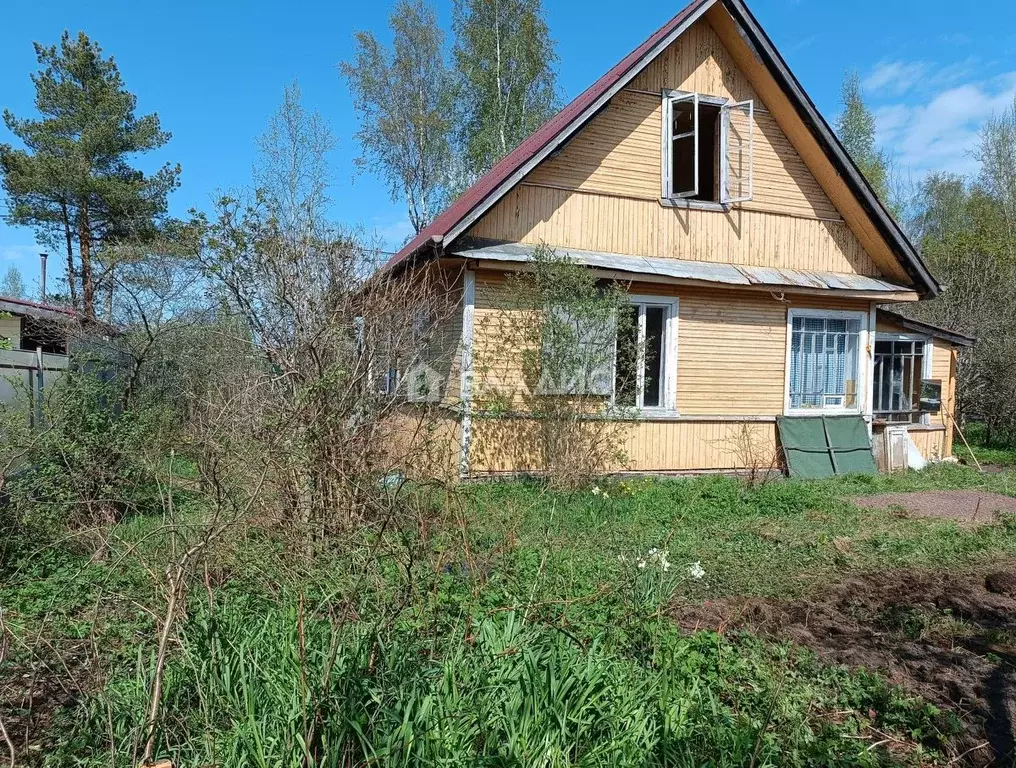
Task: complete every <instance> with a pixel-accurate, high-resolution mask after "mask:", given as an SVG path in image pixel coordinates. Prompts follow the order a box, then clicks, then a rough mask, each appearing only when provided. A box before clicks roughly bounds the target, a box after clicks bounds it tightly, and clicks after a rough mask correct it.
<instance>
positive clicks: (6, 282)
mask: <svg viewBox="0 0 1016 768" xmlns="http://www.w3.org/2000/svg"><path fill="white" fill-rule="evenodd" d="M0 296H7V297H9V298H12V299H24V298H27V292H26V289H25V280H24V278H22V277H21V270H20V269H18V268H17V267H15V266H14V265H13V264H11V265H10V266H9V267H7V272H6V273H5V274H4V279H3V282H0Z"/></svg>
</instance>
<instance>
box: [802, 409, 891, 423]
mask: <svg viewBox="0 0 1016 768" xmlns="http://www.w3.org/2000/svg"><path fill="white" fill-rule="evenodd" d="M784 415H785V416H861V417H863V418H864V419H865V420H866V421H870V420H871V416H869V415H868V414H866V413H861V412H860V411H859V410H857V409H856V408H855V409H850V408H788V409H787V410H786V412H785V413H784Z"/></svg>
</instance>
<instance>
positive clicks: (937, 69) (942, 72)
mask: <svg viewBox="0 0 1016 768" xmlns="http://www.w3.org/2000/svg"><path fill="white" fill-rule="evenodd" d="M978 64H979V62H978V60H977V59H976V58H975V57H973V56H971V57H968V58H967V59H964V60H963V61H957V62H954V63H952V64H947V65H945V66H936V65H934V64H932V63H931V62H929V61H921V60H918V61H903V60H895V61H890V60H888V59H886V60H883V61H880V62H879V63H878V64H876V65H875V67H874V68H873V69H872V70H871V72H869V73H868V74H867V76H866V77H865V78H864V79H863V80H862V81H861V85H862V86H863V87H864V90H865V91H866V92H867V93H866V94H865V95H866V96H868V97H871V98H875V99H879V98H884V97H889V96H902V95H904V94H906V93H910V92H912V91H913V92H917V93H928V92H931V91H934V90H941V89H942V88H948V87H950V86H953V85H956V84H957V83H961V82H963V81H965V80H969V79H970V78H971V76H972V75H973V74H974V73H975V72H976V71H977V66H978Z"/></svg>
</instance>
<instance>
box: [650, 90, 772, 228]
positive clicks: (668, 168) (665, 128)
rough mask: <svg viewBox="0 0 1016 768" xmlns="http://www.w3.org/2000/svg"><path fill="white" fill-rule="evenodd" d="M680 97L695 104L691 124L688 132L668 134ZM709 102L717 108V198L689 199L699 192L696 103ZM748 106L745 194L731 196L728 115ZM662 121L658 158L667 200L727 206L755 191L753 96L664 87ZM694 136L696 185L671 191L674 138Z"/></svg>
mask: <svg viewBox="0 0 1016 768" xmlns="http://www.w3.org/2000/svg"><path fill="white" fill-rule="evenodd" d="M679 101H691V102H692V103H693V105H694V113H693V114H694V128H693V130H692V131H691V133H690V134H681V135H680V136H679V137H674V136H673V135H672V134H671V131H672V130H673V125H674V104H675V103H677V102H679ZM700 104H709V105H711V106H715V107H719V108H720V118H719V119H720V127H719V134H720V135H719V143H718V147H717V150H718V152H719V155H720V157H719V163H718V164H717V169H716V170H717V173H718V174H719V177H718V178H717V188H718V195H717V197H718V200H690V199H688V198H691V197H694V196H696V195H698V194H699V187H700V184H701V182H700V179H699V105H700ZM745 107H747V108H748V194H747V195H742V196H741V197H736V198H734V197H731V196H730V194H729V189H727V180H728V176H729V170H730V169H729V162H730V160H729V157H728V156H727V155H728V151H727V150H728V147H729V143H730V136H729V133H730V130H729V120H730V118H729V115H730V112H731V111H732V110H735V109H744V108H745ZM662 113H663V123H662V131H661V136H660V148H661V153H660V157H661V161H660V181H661V189H660V196H661V198H662V200H664V201H666V202H668V203H679V204H682V205H688V206H700V207H702V208H715V207H717V206H729V205H731V204H734V203H743V202H747V201H749V200H751V199H752V198H753V196H754V192H755V100H754V99H746V100H744V101H736V102H735V101H731V100H730V99H728V98H723V97H720V96H707V95H703V94H701V93H698V92H695V91H678V90H670V89H664V90H663V109H662ZM689 135H692V136H693V142H694V145H695V161H694V162H695V168H694V171H695V188H694V189H693V190H690V191H684V192H678V193H675V192H674V179H673V173H674V163H673V157H674V139H675V138H687V137H688V136H689Z"/></svg>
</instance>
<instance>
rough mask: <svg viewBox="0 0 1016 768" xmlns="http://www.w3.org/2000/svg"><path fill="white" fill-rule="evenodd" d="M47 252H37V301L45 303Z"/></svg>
mask: <svg viewBox="0 0 1016 768" xmlns="http://www.w3.org/2000/svg"><path fill="white" fill-rule="evenodd" d="M48 257H49V254H48V253H40V254H39V301H40V302H42V303H43V304H45V303H46V259H47V258H48Z"/></svg>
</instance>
